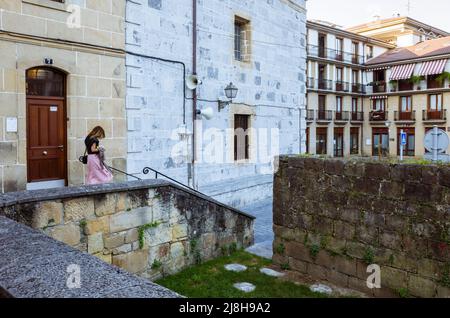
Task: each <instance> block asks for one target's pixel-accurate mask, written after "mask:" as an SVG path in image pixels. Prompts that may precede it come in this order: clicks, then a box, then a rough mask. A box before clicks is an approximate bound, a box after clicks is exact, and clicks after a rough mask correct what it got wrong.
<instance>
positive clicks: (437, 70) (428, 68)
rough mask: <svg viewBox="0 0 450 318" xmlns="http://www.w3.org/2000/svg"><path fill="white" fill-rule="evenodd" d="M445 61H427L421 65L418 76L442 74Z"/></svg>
mask: <svg viewBox="0 0 450 318" xmlns="http://www.w3.org/2000/svg"><path fill="white" fill-rule="evenodd" d="M446 64H447V60H446V59H445V60H437V61H429V62H425V63H423V64H422V67H421V68H420V71H419V74H417V75H419V76H426V75H436V74H441V73H442V72H444V69H445V65H446Z"/></svg>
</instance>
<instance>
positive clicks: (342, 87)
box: [335, 81, 350, 92]
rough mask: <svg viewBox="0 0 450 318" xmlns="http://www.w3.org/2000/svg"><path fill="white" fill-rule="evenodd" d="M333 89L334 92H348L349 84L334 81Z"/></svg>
mask: <svg viewBox="0 0 450 318" xmlns="http://www.w3.org/2000/svg"><path fill="white" fill-rule="evenodd" d="M335 87H336V88H335V89H336V92H348V91H349V90H350V89H349V83H347V82H343V81H336V82H335Z"/></svg>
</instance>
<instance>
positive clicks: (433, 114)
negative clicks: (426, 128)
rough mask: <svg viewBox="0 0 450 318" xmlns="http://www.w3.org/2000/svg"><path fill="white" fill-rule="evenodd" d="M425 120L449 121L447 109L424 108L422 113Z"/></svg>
mask: <svg viewBox="0 0 450 318" xmlns="http://www.w3.org/2000/svg"><path fill="white" fill-rule="evenodd" d="M422 116H423V117H422V118H423V121H427V122H445V121H447V114H446V111H445V110H438V111H428V110H424V111H423V114H422Z"/></svg>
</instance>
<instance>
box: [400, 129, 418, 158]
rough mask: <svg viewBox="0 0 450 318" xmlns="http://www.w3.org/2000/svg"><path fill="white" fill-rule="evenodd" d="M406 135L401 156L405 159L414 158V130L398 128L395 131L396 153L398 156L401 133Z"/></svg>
mask: <svg viewBox="0 0 450 318" xmlns="http://www.w3.org/2000/svg"><path fill="white" fill-rule="evenodd" d="M402 130H403V132H405V133H406V146H404V148H403V155H404V156H406V157H414V156H415V155H416V137H415V130H414V128H398V131H397V151H398V155H400V144H401V141H402V140H401V135H400V134H401V131H402Z"/></svg>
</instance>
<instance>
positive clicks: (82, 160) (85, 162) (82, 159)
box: [78, 149, 88, 165]
mask: <svg viewBox="0 0 450 318" xmlns="http://www.w3.org/2000/svg"><path fill="white" fill-rule="evenodd" d="M78 160H79V161H80V162H81V163H82V164H84V165H87V163H88V155H87V149H86V150H85V151H84V155H83V156H81V157H80V158H78Z"/></svg>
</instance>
